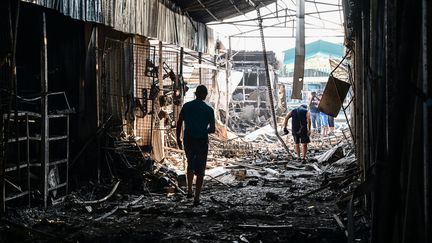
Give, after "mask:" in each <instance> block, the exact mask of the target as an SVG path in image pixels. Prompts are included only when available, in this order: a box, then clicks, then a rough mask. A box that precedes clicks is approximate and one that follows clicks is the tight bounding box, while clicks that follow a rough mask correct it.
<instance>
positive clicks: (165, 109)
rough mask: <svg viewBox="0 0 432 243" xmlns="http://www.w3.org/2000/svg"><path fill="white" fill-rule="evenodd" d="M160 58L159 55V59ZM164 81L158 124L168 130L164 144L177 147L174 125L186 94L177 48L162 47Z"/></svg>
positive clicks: (159, 127)
mask: <svg viewBox="0 0 432 243" xmlns="http://www.w3.org/2000/svg"><path fill="white" fill-rule="evenodd" d="M159 58H160V57H159V56H158V57H157V59H158V61H159ZM162 82H163V83H162V85H163V90H162V92H161V94H160V96H159V102H158V107H157V108H158V109H157V114H158V116H157V119H156V126H157V127H158V129H163V130H165V131H167V132H166V133H164V135H165V139H164V143H165V144H164V145H165V146H169V147H175V146H176V142H175V133H174V131H175V130H174V127H175V122H176V120H177V118H178V114H179V112H180V109H181V104H182V102H183V96H184V86H183V78H182V77H181V76H180V53H179V52H178V51H176V50H167V49H166V48H163V49H162Z"/></svg>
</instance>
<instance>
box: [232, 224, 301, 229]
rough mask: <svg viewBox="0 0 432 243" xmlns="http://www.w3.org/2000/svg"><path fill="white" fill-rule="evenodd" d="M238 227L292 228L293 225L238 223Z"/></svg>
mask: <svg viewBox="0 0 432 243" xmlns="http://www.w3.org/2000/svg"><path fill="white" fill-rule="evenodd" d="M238 227H240V228H252V229H288V228H292V227H293V226H292V225H291V224H284V225H269V224H256V225H254V224H239V225H238Z"/></svg>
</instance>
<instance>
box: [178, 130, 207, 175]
mask: <svg viewBox="0 0 432 243" xmlns="http://www.w3.org/2000/svg"><path fill="white" fill-rule="evenodd" d="M183 144H184V151H185V153H186V158H187V161H188V167H187V172H193V173H194V174H195V175H204V172H205V168H206V163H207V154H208V139H198V138H190V137H185V138H184V143H183Z"/></svg>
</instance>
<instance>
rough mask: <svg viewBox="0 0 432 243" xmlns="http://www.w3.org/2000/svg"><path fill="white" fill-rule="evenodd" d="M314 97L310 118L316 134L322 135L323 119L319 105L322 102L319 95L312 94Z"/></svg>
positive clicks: (311, 103) (310, 104)
mask: <svg viewBox="0 0 432 243" xmlns="http://www.w3.org/2000/svg"><path fill="white" fill-rule="evenodd" d="M311 95H312V97H311V99H310V102H309V110H310V117H311V120H312V127H313V129H314V131H315V132H316V133H318V134H319V133H321V118H320V113H319V111H318V104H319V102H320V99H319V98H318V96H317V93H316V92H315V91H313V92H312V93H311Z"/></svg>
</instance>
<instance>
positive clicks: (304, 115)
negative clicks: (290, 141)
mask: <svg viewBox="0 0 432 243" xmlns="http://www.w3.org/2000/svg"><path fill="white" fill-rule="evenodd" d="M290 118H292V122H291V131H292V135H293V138H294V143H295V150H296V152H297V158H298V159H300V160H301V161H303V162H305V161H306V154H307V146H308V143H310V139H309V136H310V134H311V119H310V113H309V111H308V110H307V106H306V105H301V106H299V107H297V108H296V109H294V110H292V111H291V112H290V113H288V115H287V116H286V117H285V121H284V123H283V131H284V133H285V134H288V129H287V125H288V120H289V119H290ZM300 143H301V144H302V148H303V154H302V156H301V154H300Z"/></svg>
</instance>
